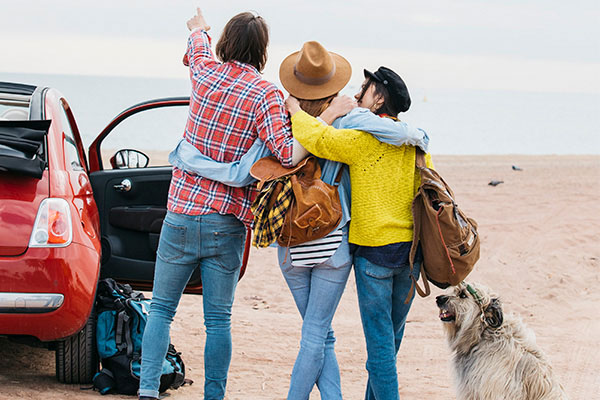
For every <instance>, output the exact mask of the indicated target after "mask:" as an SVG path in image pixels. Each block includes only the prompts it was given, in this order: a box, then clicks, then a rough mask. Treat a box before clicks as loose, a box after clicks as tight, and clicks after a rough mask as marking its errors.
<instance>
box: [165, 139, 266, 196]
mask: <svg viewBox="0 0 600 400" xmlns="http://www.w3.org/2000/svg"><path fill="white" fill-rule="evenodd" d="M268 155H271V152H270V151H269V149H268V148H267V146H266V145H265V144H264V143H263V142H262V140H260V139H257V140H256V141H255V142H254V144H253V145H252V147H250V149H249V150H248V152H247V153H246V154H244V155H243V156H242V158H240V160H239V161H234V162H230V163H222V162H218V161H215V160H213V159H212V158H210V157H208V156H206V155H204V154H202V153H201V152H200V150H198V149H197V148H196V146H194V145H193V144H191V143H189V142H188V141H187V140H185V139H181V140H180V141H179V144H177V147H176V148H175V150H173V151H172V152H171V153H170V154H169V162H170V163H171V165H173V166H175V167H177V168H179V169H181V170H184V171H187V172H191V173H193V174H196V175H200V176H202V177H204V178H208V179H211V180H213V181H218V182H221V183H224V184H225V185H228V186H233V187H243V186H248V185H250V184H252V183H254V182H256V179H254V178H253V177H252V176H251V175H250V167H252V164H254V163H255V162H256V161H258V160H259V159H261V158H263V157H266V156H268Z"/></svg>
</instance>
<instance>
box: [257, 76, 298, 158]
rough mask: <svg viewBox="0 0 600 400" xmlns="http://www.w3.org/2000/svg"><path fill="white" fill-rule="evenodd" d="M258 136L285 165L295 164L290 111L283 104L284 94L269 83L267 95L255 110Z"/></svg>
mask: <svg viewBox="0 0 600 400" xmlns="http://www.w3.org/2000/svg"><path fill="white" fill-rule="evenodd" d="M255 115H256V129H257V132H258V137H259V138H260V139H261V140H262V141H263V142H264V143H265V144H266V145H267V147H268V148H269V150H271V153H273V155H274V156H275V157H276V158H277V159H278V160H279V162H280V163H281V165H283V166H284V167H291V166H292V165H293V160H292V150H293V139H292V131H291V129H290V121H289V118H288V113H287V111H286V109H285V106H284V104H283V94H282V93H281V91H280V90H279V89H277V87H276V86H275V85H273V84H269V87H268V88H267V90H266V93H265V95H264V96H263V98H262V99H261V100H260V102H259V103H258V106H257V107H256V110H255Z"/></svg>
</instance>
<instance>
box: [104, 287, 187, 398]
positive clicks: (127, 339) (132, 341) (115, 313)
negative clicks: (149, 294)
mask: <svg viewBox="0 0 600 400" xmlns="http://www.w3.org/2000/svg"><path fill="white" fill-rule="evenodd" d="M150 302H151V300H149V299H146V298H145V297H144V295H143V294H142V293H140V292H136V291H134V290H132V289H131V286H129V285H121V284H119V283H117V282H115V281H114V280H113V279H110V278H107V279H103V280H101V281H100V282H99V283H98V293H97V295H96V312H97V315H98V320H97V324H96V343H97V347H98V354H99V356H100V359H101V361H102V369H101V370H100V372H98V373H97V374H96V376H94V379H93V383H94V389H98V390H99V391H100V393H101V394H108V393H121V394H129V395H135V394H137V391H138V389H139V386H140V372H141V361H142V357H141V354H142V337H143V335H144V328H145V327H146V321H147V319H148V312H149V311H150ZM185 383H191V381H190V380H188V379H185V365H184V364H183V360H182V359H181V354H180V353H178V352H177V351H176V350H175V347H173V345H172V344H169V351H168V352H167V356H166V357H165V360H164V361H163V369H162V375H161V377H160V388H159V391H160V392H161V393H162V392H164V391H166V390H167V389H177V388H179V387H180V386H182V385H184V384H185Z"/></svg>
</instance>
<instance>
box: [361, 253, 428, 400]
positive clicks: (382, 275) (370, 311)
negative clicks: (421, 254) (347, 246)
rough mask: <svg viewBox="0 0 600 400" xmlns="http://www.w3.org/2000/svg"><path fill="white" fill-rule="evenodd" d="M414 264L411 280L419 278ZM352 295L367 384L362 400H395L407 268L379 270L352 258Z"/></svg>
mask: <svg viewBox="0 0 600 400" xmlns="http://www.w3.org/2000/svg"><path fill="white" fill-rule="evenodd" d="M419 270H420V264H418V263H416V262H415V265H414V270H413V276H414V277H415V279H417V278H418V277H419ZM354 272H355V275H356V291H357V294H358V305H359V308H360V317H361V320H362V325H363V331H364V334H365V340H366V342H367V371H368V372H369V380H368V381H367V389H366V393H365V399H366V400H374V399H377V400H395V399H399V398H400V395H399V393H398V374H397V372H396V354H397V353H398V349H399V348H400V343H401V342H402V336H403V335H404V326H405V324H406V316H407V314H408V311H409V310H410V306H411V304H412V301H413V299H414V294H413V297H411V299H410V301H409V303H408V304H404V301H405V300H406V297H407V296H408V293H409V291H410V288H411V283H412V280H411V279H410V267H409V266H408V265H404V266H400V267H397V268H388V267H383V266H380V265H377V264H373V263H371V262H370V261H368V260H367V259H366V258H363V257H358V256H357V257H354Z"/></svg>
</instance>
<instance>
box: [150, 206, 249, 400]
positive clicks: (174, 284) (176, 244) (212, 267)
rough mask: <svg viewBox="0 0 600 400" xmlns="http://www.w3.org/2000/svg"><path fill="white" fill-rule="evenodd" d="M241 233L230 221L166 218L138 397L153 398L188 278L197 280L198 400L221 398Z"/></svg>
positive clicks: (222, 217) (228, 218) (228, 355)
mask: <svg viewBox="0 0 600 400" xmlns="http://www.w3.org/2000/svg"><path fill="white" fill-rule="evenodd" d="M245 235H246V229H245V227H244V225H243V224H242V223H241V222H240V221H239V220H237V219H236V218H235V217H234V216H233V215H220V214H208V215H197V216H190V215H184V214H176V213H172V212H168V213H167V216H166V218H165V220H164V223H163V227H162V230H161V235H160V241H159V245H158V252H157V257H156V268H155V272H154V288H153V292H152V303H151V306H150V314H149V316H148V322H147V324H146V329H145V331H144V338H143V341H142V372H141V377H140V390H139V395H140V396H149V397H156V398H158V394H159V393H158V388H159V381H160V375H161V370H162V363H163V360H164V358H165V355H166V354H167V349H168V346H169V331H170V326H171V322H172V321H173V317H174V316H175V312H176V310H177V306H178V304H179V300H180V299H181V295H182V293H183V290H184V289H185V286H186V284H187V283H188V281H189V279H190V277H191V275H192V273H193V272H194V270H195V269H196V268H197V267H198V266H199V267H200V270H201V274H202V304H203V309H204V325H205V327H206V343H205V347H204V375H205V380H204V398H205V399H210V400H213V399H222V398H223V397H224V396H225V385H226V383H227V372H228V370H229V363H230V361H231V308H232V306H233V298H234V292H235V288H236V285H237V281H238V278H239V274H240V268H241V265H242V257H243V251H244V243H245Z"/></svg>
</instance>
